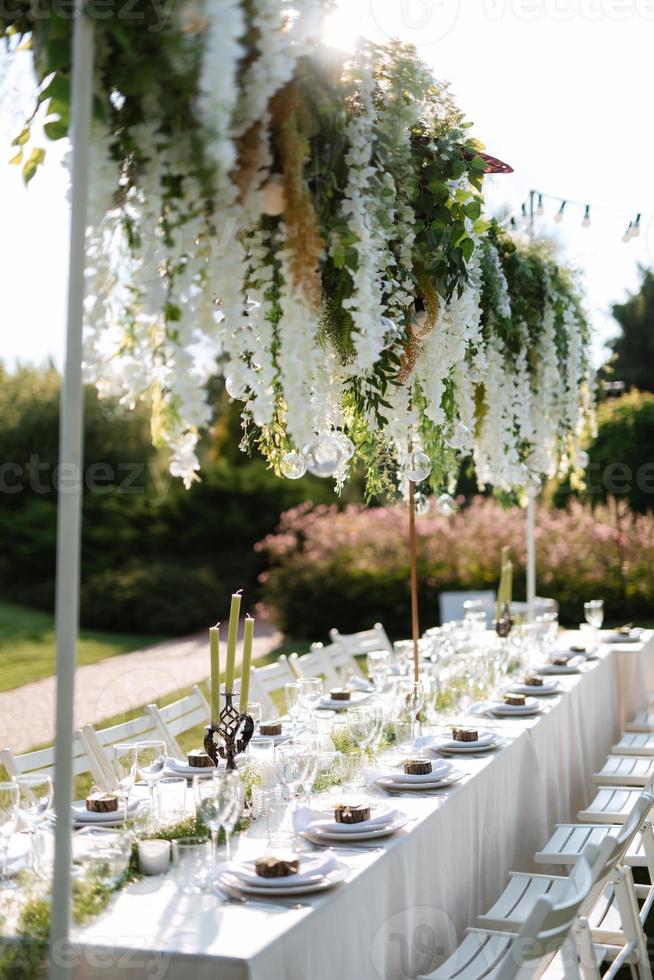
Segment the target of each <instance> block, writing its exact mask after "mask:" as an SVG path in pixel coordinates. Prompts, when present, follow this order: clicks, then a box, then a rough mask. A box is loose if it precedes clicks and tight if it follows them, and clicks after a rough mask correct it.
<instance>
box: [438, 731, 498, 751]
mask: <svg viewBox="0 0 654 980" xmlns="http://www.w3.org/2000/svg"><path fill="white" fill-rule="evenodd" d="M505 741H506V740H505V739H503V738H502V736H501V735H496V736H495V737H494V738H493V739H492V740H491V741H490V742H481V743H480V742H456V743H455V742H453V741H452V740H450V739H448V740H447V741H446V742H444V743H442V744H440V745H439V746H438V748H437V751H438V752H444V753H446V754H448V755H459V754H461V755H468V754H471V753H473V752H493V751H494V750H495V749H498V748H499V747H500V745H504V744H505Z"/></svg>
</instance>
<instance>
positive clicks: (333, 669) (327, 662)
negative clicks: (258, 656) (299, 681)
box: [289, 642, 364, 687]
mask: <svg viewBox="0 0 654 980" xmlns="http://www.w3.org/2000/svg"><path fill="white" fill-rule="evenodd" d="M289 663H290V665H291V667H292V668H293V670H294V671H295V673H296V674H297V676H298V677H322V678H324V680H325V683H326V684H327V686H328V687H338V686H344V685H345V683H346V682H347V680H348V678H350V677H360V678H362V679H363V678H364V674H363V672H362V671H361V669H360V667H359V665H358V663H357V661H356V659H355V658H354V657H353V656H352V654H351V653H350V652H349V651H348V650H347V649H346V647H344V646H343V645H342V644H341V643H340V642H339V643H330V644H328V645H327V646H323V644H322V643H312V644H311V650H310V651H309V653H305V654H304V655H303V656H302V657H298V655H297V654H296V653H292V654H291V656H290V657H289Z"/></svg>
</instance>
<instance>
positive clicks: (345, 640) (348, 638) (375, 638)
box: [329, 623, 393, 657]
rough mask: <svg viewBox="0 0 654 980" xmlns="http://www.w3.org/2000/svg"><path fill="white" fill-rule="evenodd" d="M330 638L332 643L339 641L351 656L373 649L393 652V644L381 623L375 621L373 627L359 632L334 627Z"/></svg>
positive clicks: (357, 655)
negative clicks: (343, 631) (347, 631)
mask: <svg viewBox="0 0 654 980" xmlns="http://www.w3.org/2000/svg"><path fill="white" fill-rule="evenodd" d="M329 638H330V640H331V641H332V643H339V644H340V645H341V646H342V647H343V648H344V649H345V650H346V651H347V652H348V653H349V654H350V656H351V657H359V656H361V655H362V654H364V653H370V651H371V650H388V652H389V653H392V652H393V644H392V643H391V641H390V640H389V638H388V634H387V633H386V630H385V629H384V627H383V626H382V624H381V623H375V625H374V626H373V627H372V628H371V629H369V630H361V631H360V632H359V633H340V632H339V631H338V630H337V629H336V628H335V627H334V628H333V629H330V631H329Z"/></svg>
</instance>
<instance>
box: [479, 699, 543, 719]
mask: <svg viewBox="0 0 654 980" xmlns="http://www.w3.org/2000/svg"><path fill="white" fill-rule="evenodd" d="M487 710H488V711H489V712H490V714H492V715H495V716H496V717H498V718H531V717H532V716H533V715H539V714H540V713H541V712H542V710H543V704H542V702H541V701H539V700H538V698H530V699H529V700H528V701H527V702H525V704H504V703H503V702H501V701H497V702H493V703H492V704H490V705H489V706H488V709H487Z"/></svg>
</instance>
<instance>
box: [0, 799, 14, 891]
mask: <svg viewBox="0 0 654 980" xmlns="http://www.w3.org/2000/svg"><path fill="white" fill-rule="evenodd" d="M17 826H18V786H17V785H16V783H0V846H1V850H0V890H2V889H3V888H16V887H17V886H16V884H15V883H14V882H13V881H12V880H11V878H10V877H9V870H8V868H9V866H8V855H9V843H10V841H11V838H12V835H13V834H14V833H15V832H16V827H17Z"/></svg>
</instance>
